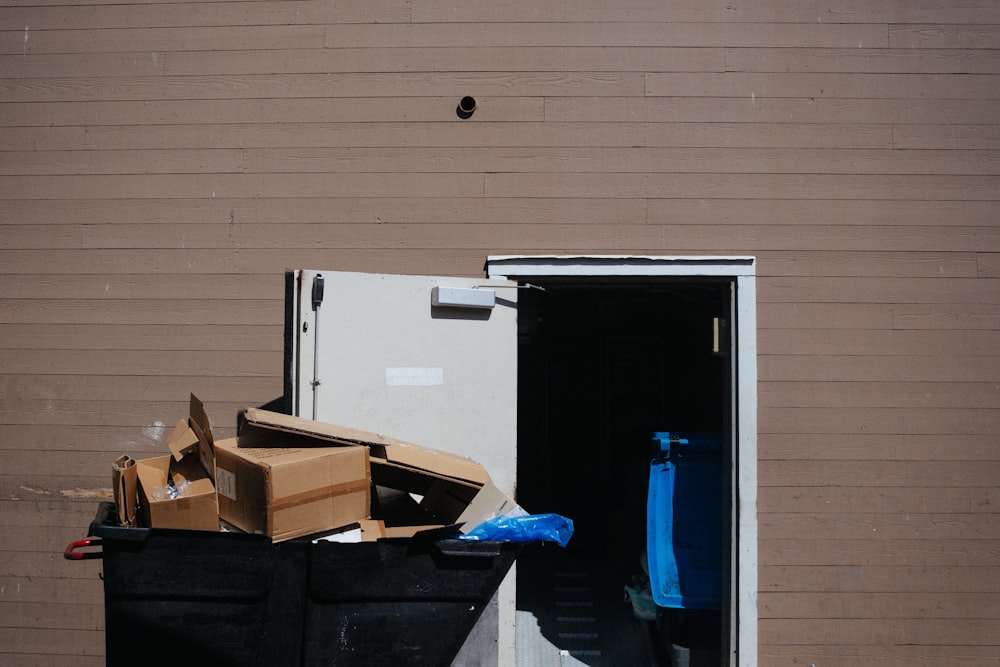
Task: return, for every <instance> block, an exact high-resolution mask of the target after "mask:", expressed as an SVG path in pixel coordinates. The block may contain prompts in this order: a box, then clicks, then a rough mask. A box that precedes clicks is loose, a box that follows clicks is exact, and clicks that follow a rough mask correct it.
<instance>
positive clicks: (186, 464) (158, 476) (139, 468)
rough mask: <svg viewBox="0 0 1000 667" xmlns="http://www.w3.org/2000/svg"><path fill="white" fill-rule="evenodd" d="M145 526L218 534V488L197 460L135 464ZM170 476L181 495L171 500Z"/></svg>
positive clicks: (161, 458) (164, 459)
mask: <svg viewBox="0 0 1000 667" xmlns="http://www.w3.org/2000/svg"><path fill="white" fill-rule="evenodd" d="M136 473H137V476H138V478H139V504H140V512H141V516H142V525H144V526H150V527H154V528H181V529H186V530H213V531H217V530H219V504H218V502H217V500H216V496H215V486H214V485H213V484H212V479H211V478H210V477H209V476H208V473H207V472H206V471H205V469H204V468H202V466H201V463H200V462H199V461H198V459H197V458H196V457H193V456H187V457H185V458H183V459H181V460H180V461H176V460H174V458H173V457H172V456H169V455H168V456H159V457H156V458H152V459H142V460H140V461H136ZM168 475H169V478H170V480H171V481H172V482H173V488H174V489H175V490H176V492H177V493H178V494H179V495H177V496H176V497H170V493H171V491H170V489H168Z"/></svg>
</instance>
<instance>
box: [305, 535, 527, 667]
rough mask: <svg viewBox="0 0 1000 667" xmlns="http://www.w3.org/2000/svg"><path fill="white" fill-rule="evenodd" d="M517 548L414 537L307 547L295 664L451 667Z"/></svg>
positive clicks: (319, 544)
mask: <svg viewBox="0 0 1000 667" xmlns="http://www.w3.org/2000/svg"><path fill="white" fill-rule="evenodd" d="M519 551H520V545H518V544H515V543H511V542H468V541H462V540H456V539H448V538H444V539H434V538H433V536H423V535H419V536H417V537H414V538H407V539H382V540H379V541H377V542H366V543H359V544H329V543H325V542H317V543H316V544H312V545H310V547H309V560H308V562H309V567H308V577H307V592H306V599H305V631H304V639H303V648H302V650H303V664H304V665H309V666H314V665H315V666H318V665H332V664H335V665H338V667H340V666H344V667H354V666H356V667H368V666H377V665H386V666H391V667H397V666H398V665H450V664H451V662H452V660H454V658H455V656H456V655H457V654H458V652H459V650H460V649H461V648H462V644H463V643H464V642H465V638H466V637H467V636H468V635H469V633H470V632H471V630H472V628H473V626H474V625H475V623H476V621H477V620H478V618H479V616H480V615H481V614H482V611H483V609H484V608H485V607H486V605H487V604H488V603H489V602H490V599H491V598H492V597H493V594H494V593H495V592H496V590H497V588H498V587H499V586H500V582H501V581H502V580H503V578H504V576H505V575H506V574H507V571H508V570H509V569H510V567H511V565H513V563H514V559H515V558H516V556H517V554H518V552H519Z"/></svg>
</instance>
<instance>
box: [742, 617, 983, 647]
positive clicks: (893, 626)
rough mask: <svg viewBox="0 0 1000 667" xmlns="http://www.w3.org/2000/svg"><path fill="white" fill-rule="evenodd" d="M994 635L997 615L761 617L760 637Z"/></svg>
mask: <svg viewBox="0 0 1000 667" xmlns="http://www.w3.org/2000/svg"><path fill="white" fill-rule="evenodd" d="M996 636H1000V620H997V619H962V620H960V621H958V620H957V621H953V622H950V623H949V622H942V621H941V620H939V619H893V621H892V622H891V623H884V624H883V623H872V622H871V621H869V620H867V619H827V620H826V622H824V623H816V622H815V621H812V620H811V619H810V620H792V619H781V620H770V619H764V620H762V621H761V622H760V641H761V642H762V643H764V644H771V643H774V644H802V645H810V644H811V645H821V646H822V645H830V644H834V645H838V646H845V645H846V646H887V645H894V644H906V645H917V646H921V645H928V644H929V645H934V646H942V645H943V646H963V645H968V644H974V643H976V642H977V641H979V640H978V638H980V637H996ZM807 637H808V638H807Z"/></svg>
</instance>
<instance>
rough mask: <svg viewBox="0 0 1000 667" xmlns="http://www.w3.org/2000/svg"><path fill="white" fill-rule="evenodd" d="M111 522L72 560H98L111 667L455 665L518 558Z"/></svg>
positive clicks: (495, 551) (425, 544) (483, 546)
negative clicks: (183, 666) (190, 665)
mask: <svg viewBox="0 0 1000 667" xmlns="http://www.w3.org/2000/svg"><path fill="white" fill-rule="evenodd" d="M115 517H116V513H115V509H114V505H113V504H112V503H101V504H100V505H99V507H98V513H97V517H96V518H95V519H94V521H93V522H92V523H91V525H90V531H89V535H90V537H91V538H93V539H91V540H81V541H80V542H75V543H73V544H71V545H70V546H69V547H68V548H67V550H66V557H67V558H69V559H82V558H96V557H100V558H103V560H104V564H103V570H104V572H103V579H104V594H105V644H106V651H107V664H108V665H109V666H116V665H129V666H130V667H131V666H133V665H136V664H142V665H164V666H167V665H169V666H170V667H176V666H177V665H178V664H179V663H187V662H190V661H193V660H204V661H205V662H206V664H213V665H218V666H227V667H228V666H230V665H232V666H237V665H239V666H240V667H244V666H248V665H260V666H267V667H271V666H276V667H283V666H292V665H321V664H322V665H330V664H336V665H403V664H420V665H448V664H450V663H451V661H452V660H453V659H454V657H455V655H456V654H457V653H458V651H459V649H460V648H461V646H462V644H463V643H464V641H465V639H466V637H467V636H468V634H469V632H470V631H471V630H472V627H473V625H475V622H476V620H477V619H478V618H479V616H480V614H481V613H482V610H483V608H484V607H485V605H486V604H487V603H488V602H489V601H490V599H491V598H492V596H493V594H494V592H495V591H496V589H497V587H498V586H499V585H500V582H501V581H502V580H503V578H504V576H505V575H506V573H507V572H508V570H509V569H510V567H511V565H512V564H513V562H514V559H515V558H516V556H517V553H518V552H519V550H520V545H517V544H512V543H500V542H466V541H462V540H456V539H451V538H450V537H444V536H441V537H440V538H437V537H435V536H418V537H414V538H406V539H383V540H379V541H378V542H367V543H359V544H342V543H334V542H325V541H319V542H315V543H314V542H312V541H311V540H310V539H309V538H301V539H297V540H289V541H286V542H281V543H277V544H275V543H273V542H272V541H271V539H270V538H268V537H264V536H261V535H248V534H244V533H235V532H232V533H226V532H218V533H216V532H204V531H189V530H169V529H156V528H124V527H120V526H118V525H116V524H115ZM87 543H90V546H95V547H96V546H99V547H100V551H96V552H95V551H86V550H85V549H86V546H87Z"/></svg>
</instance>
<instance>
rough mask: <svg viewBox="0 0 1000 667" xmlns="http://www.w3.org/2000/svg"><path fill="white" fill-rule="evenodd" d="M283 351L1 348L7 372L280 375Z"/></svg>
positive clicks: (1, 356) (1, 363) (225, 375)
mask: <svg viewBox="0 0 1000 667" xmlns="http://www.w3.org/2000/svg"><path fill="white" fill-rule="evenodd" d="M281 357H282V355H281V350H280V349H275V350H273V351H271V352H260V351H254V350H251V351H244V350H233V351H229V352H227V353H221V352H215V351H211V350H198V351H195V350H176V351H175V350H91V351H89V352H88V353H87V354H80V353H79V352H78V351H76V350H0V365H2V366H3V368H4V370H5V371H6V372H8V373H15V374H24V373H35V374H41V375H45V374H47V373H55V374H56V375H143V376H148V375H175V376H178V375H179V376H221V377H281V374H282V367H281V363H282V359H281Z"/></svg>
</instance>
